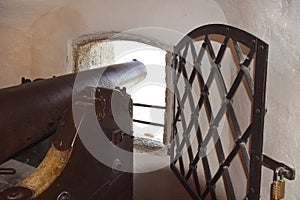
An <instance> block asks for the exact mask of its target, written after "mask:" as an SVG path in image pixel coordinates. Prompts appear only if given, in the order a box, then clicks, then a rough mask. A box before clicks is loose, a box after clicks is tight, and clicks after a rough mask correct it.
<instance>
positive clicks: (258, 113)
mask: <svg viewBox="0 0 300 200" xmlns="http://www.w3.org/2000/svg"><path fill="white" fill-rule="evenodd" d="M228 55H229V57H228ZM224 57H226V59H225V58H224ZM229 58H232V62H230V61H228V60H230V59H229ZM267 63H268V45H267V44H266V43H265V42H263V41H262V40H260V39H258V38H257V37H255V36H253V35H251V34H249V33H247V32H245V31H242V30H240V29H237V28H234V27H231V26H227V25H206V26H202V27H200V28H197V29H195V30H193V31H191V32H190V33H189V34H188V35H187V36H185V37H184V38H183V39H182V40H181V41H180V42H179V44H178V45H177V46H176V47H174V52H173V56H172V66H171V68H172V87H173V88H172V90H173V94H174V97H173V101H174V102H173V104H174V107H173V122H172V123H173V125H172V143H171V148H170V156H171V161H172V162H171V169H172V170H173V172H174V173H175V174H176V176H177V177H178V178H179V180H180V181H181V183H182V184H183V186H184V187H185V189H186V190H187V191H188V193H189V194H190V196H191V197H192V199H194V200H199V199H207V198H208V199H209V198H211V199H219V198H218V191H220V190H222V189H223V190H224V191H225V193H226V196H227V199H233V200H234V199H239V198H240V197H237V196H236V191H235V189H236V185H235V184H233V180H232V173H235V172H233V171H232V170H231V169H230V166H231V164H232V163H233V160H235V159H238V157H239V159H240V161H241V165H240V168H241V169H242V171H243V172H244V176H245V178H242V177H241V179H245V180H246V185H245V194H244V196H243V197H242V198H244V199H257V200H258V199H259V198H260V186H261V169H262V165H263V164H264V165H265V166H267V167H268V168H270V169H272V170H274V172H275V170H276V169H278V167H282V168H284V169H286V170H285V171H286V173H285V175H284V176H285V177H286V178H288V179H293V178H294V171H293V170H292V169H291V168H289V167H287V166H285V165H284V164H282V163H279V162H277V161H274V160H273V159H270V158H269V157H267V156H265V155H263V153H262V149H263V133H264V131H263V129H264V116H265V113H266V110H265V93H266V77H267ZM228 65H229V66H228ZM224 74H225V75H224ZM228 75H230V76H229V77H230V78H229V79H228ZM244 119H247V120H244ZM226 127H227V129H226ZM223 129H226V130H228V131H224V130H223ZM224 132H225V133H224ZM221 133H222V134H221ZM228 133H230V135H226V134H228ZM224 134H225V135H224ZM223 136H224V137H225V138H232V142H231V143H230V142H228V139H227V141H226V144H227V145H226V146H225V147H226V148H224V144H223V139H224V137H223ZM228 144H232V145H228ZM228 149H230V150H229V151H228ZM226 151H227V152H226ZM213 152H215V157H216V161H214V162H213V161H212V159H213V157H214V156H213ZM210 157H212V158H210ZM216 165H217V166H218V167H217V168H216V167H215V166H216ZM213 168H216V169H215V170H213ZM222 182H223V184H222ZM220 183H221V186H220ZM218 187H219V188H218ZM220 188H221V189H220ZM239 193H240V192H239ZM224 198H225V197H224V196H223V197H222V199H224Z"/></svg>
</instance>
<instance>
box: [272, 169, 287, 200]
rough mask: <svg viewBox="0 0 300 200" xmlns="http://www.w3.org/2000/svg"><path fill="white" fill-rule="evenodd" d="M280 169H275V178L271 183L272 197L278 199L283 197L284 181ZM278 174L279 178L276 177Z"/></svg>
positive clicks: (274, 199)
mask: <svg viewBox="0 0 300 200" xmlns="http://www.w3.org/2000/svg"><path fill="white" fill-rule="evenodd" d="M280 171H281V170H278V171H277V170H276V174H275V179H276V180H274V181H273V183H272V199H273V200H279V199H283V198H284V195H285V181H284V180H283V176H282V174H281V173H280ZM278 175H279V179H278Z"/></svg>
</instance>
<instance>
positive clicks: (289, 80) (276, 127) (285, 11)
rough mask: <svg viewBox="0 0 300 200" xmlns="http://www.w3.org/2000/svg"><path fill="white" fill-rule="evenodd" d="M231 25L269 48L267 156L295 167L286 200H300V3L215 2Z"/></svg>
mask: <svg viewBox="0 0 300 200" xmlns="http://www.w3.org/2000/svg"><path fill="white" fill-rule="evenodd" d="M216 2H218V4H219V5H220V6H221V7H222V9H223V11H224V13H225V16H226V19H227V21H228V23H229V24H231V25H233V26H237V27H239V28H242V29H244V30H247V31H248V32H250V33H252V34H254V35H256V36H258V37H260V38H261V39H263V40H264V41H265V42H267V43H268V44H269V69H268V79H267V105H266V107H267V109H268V112H267V115H266V122H265V137H264V139H265V140H264V152H265V153H266V154H267V155H269V156H271V157H273V158H275V159H276V160H280V161H282V162H284V163H287V164H289V165H290V166H293V167H295V168H296V180H295V181H293V182H289V181H287V183H286V199H300V194H299V192H298V190H299V186H300V180H299V176H297V172H298V173H299V169H300V160H299V157H300V134H299V130H300V123H299V120H300V103H299V97H300V90H299V88H300V76H299V75H300V66H299V57H300V48H299V46H300V40H299V34H298V32H299V30H300V16H299V9H300V2H299V1H297V0H273V1H271V0H268V1H259V0H251V1H250V0H246V1H239V0H227V1H223V0H216ZM271 176H272V174H270V172H269V170H264V171H263V181H262V182H263V184H262V185H263V186H262V199H267V197H268V196H269V189H270V187H269V183H270V181H271Z"/></svg>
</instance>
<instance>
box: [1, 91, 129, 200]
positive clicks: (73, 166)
mask: <svg viewBox="0 0 300 200" xmlns="http://www.w3.org/2000/svg"><path fill="white" fill-rule="evenodd" d="M86 91H90V88H87V90H86ZM86 91H85V92H86ZM96 91H97V92H96V96H95V98H94V100H95V101H96V109H97V108H101V109H100V110H102V108H103V107H102V106H101V105H100V104H105V109H104V113H103V116H104V117H103V118H101V119H98V122H99V124H100V125H101V126H102V129H103V131H104V133H105V135H106V136H107V137H108V138H109V139H110V140H112V142H113V143H112V144H115V145H117V146H118V147H119V148H121V149H123V150H126V151H129V152H132V151H133V141H132V136H130V135H128V134H126V133H125V132H122V131H120V128H119V126H118V125H117V123H116V122H115V118H114V115H113V112H114V111H113V110H112V109H113V108H112V106H111V105H112V103H111V99H112V96H114V95H116V96H117V98H116V99H117V102H116V103H117V104H118V105H119V107H118V108H116V109H118V110H117V111H118V113H119V114H120V116H122V117H123V119H124V120H127V121H126V123H127V126H128V127H127V129H128V130H130V131H129V133H130V132H131V128H132V103H131V99H130V96H129V95H127V94H126V93H125V91H124V90H120V89H114V90H112V89H107V88H96ZM100 97H101V98H100ZM97 99H101V100H100V101H98V100H97ZM97 104H98V105H97ZM83 109H84V108H83ZM94 109H95V108H94ZM124 116H127V117H128V118H127V119H126V118H124ZM93 117H95V116H94V115H93V114H92V113H89V112H87V114H86V121H87V122H88V120H89V118H93ZM84 125H88V124H85V122H84V123H83V126H84ZM99 134H100V133H99ZM116 135H117V136H118V138H115V139H113V138H114V137H115V136H116ZM119 136H121V137H119ZM75 137H76V128H75V125H74V120H73V116H72V109H71V107H68V108H67V109H66V110H65V111H64V112H63V115H62V118H61V120H60V121H59V124H58V127H57V130H56V133H55V135H54V136H53V145H52V147H51V148H50V150H49V151H48V154H47V156H46V157H45V159H44V160H43V162H42V163H41V164H40V165H39V166H38V168H37V169H36V170H35V171H34V172H33V173H32V174H31V175H30V176H28V177H27V178H26V179H25V180H23V181H22V182H20V183H19V184H17V185H16V187H12V188H10V189H8V190H6V191H4V192H2V193H0V195H2V196H1V197H2V198H0V199H1V200H2V199H3V200H9V198H8V197H7V195H8V194H10V193H11V191H19V190H18V188H25V189H26V190H27V191H30V192H31V193H30V195H29V193H28V194H27V193H26V198H23V197H22V199H20V200H25V199H37V200H45V199H53V200H55V199H60V200H62V199H66V198H67V199H68V198H69V199H72V200H82V199H111V198H112V197H113V199H124V200H130V199H132V198H133V197H132V195H133V175H132V174H131V173H124V172H121V171H119V169H120V166H121V165H122V164H126V165H128V166H129V167H130V168H131V170H132V168H133V156H132V157H131V158H129V159H128V158H127V159H126V160H124V159H123V158H118V157H116V155H115V154H114V150H113V148H111V149H103V147H101V145H100V144H101V142H100V141H99V148H100V149H101V148H102V149H101V150H102V151H103V152H104V153H105V154H106V156H109V157H111V158H112V159H114V160H115V162H114V164H113V165H112V166H106V165H104V164H102V163H101V162H100V161H98V160H97V159H95V158H94V157H93V156H92V155H91V154H90V153H89V152H88V150H87V149H86V147H85V146H84V145H83V143H82V142H81V140H80V138H79V137H76V138H75ZM73 139H75V140H74V141H75V143H74V146H72V142H73ZM124 185H126V187H124ZM116 191H117V192H116ZM15 195H19V193H16V194H15ZM17 199H19V198H17Z"/></svg>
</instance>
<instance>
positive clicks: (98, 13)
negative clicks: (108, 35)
mask: <svg viewBox="0 0 300 200" xmlns="http://www.w3.org/2000/svg"><path fill="white" fill-rule="evenodd" d="M211 12H214V15H211ZM213 22H219V23H220V22H225V17H224V14H223V12H222V10H221V9H220V7H219V6H218V4H216V3H215V2H214V1H212V0H211V1H206V0H205V1H204V0H202V1H196V0H193V1H190V2H188V3H187V2H184V1H180V0H175V1H174V0H165V1H160V0H149V1H139V0H128V1H120V0H102V1H99V0H89V1H85V0H69V1H68V0H55V1H46V0H42V1H41V0H28V1H17V0H3V1H1V3H0V31H1V39H0V45H1V50H0V58H1V59H0V64H1V68H0V70H1V71H0V72H1V73H0V86H2V87H4V86H8V85H13V84H16V83H19V82H20V81H19V79H20V76H22V75H24V76H27V77H32V78H36V77H49V76H52V75H59V74H64V73H66V72H69V71H70V70H71V69H70V68H67V67H66V59H67V51H68V50H67V46H68V45H67V44H68V41H71V40H72V39H75V38H77V37H78V36H80V35H82V34H86V33H94V32H103V31H104V32H107V31H125V30H128V29H132V28H139V27H149V26H151V27H163V28H170V29H174V30H176V31H179V32H182V33H186V32H188V31H189V30H191V29H193V28H195V27H197V26H199V25H202V24H206V23H213Z"/></svg>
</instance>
